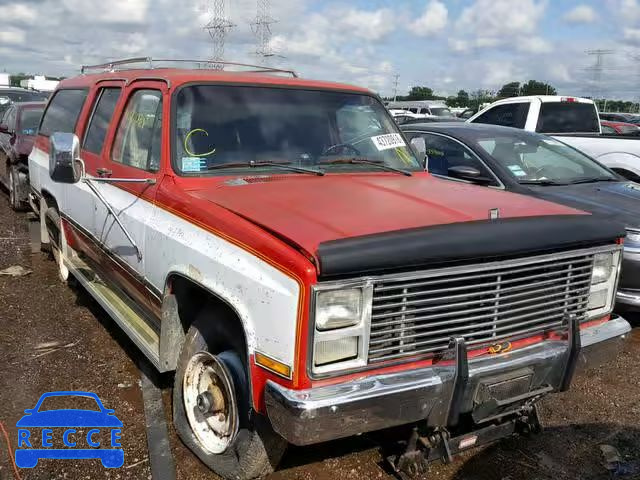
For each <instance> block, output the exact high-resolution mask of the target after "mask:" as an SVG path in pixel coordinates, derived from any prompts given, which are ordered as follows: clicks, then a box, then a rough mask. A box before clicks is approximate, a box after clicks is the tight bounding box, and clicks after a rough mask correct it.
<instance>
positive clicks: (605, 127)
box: [601, 125, 618, 135]
mask: <svg viewBox="0 0 640 480" xmlns="http://www.w3.org/2000/svg"><path fill="white" fill-rule="evenodd" d="M601 127H602V133H604V134H605V135H615V134H616V133H618V132H616V131H615V129H614V128H613V127H609V126H608V125H602V126H601Z"/></svg>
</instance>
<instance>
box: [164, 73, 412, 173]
mask: <svg viewBox="0 0 640 480" xmlns="http://www.w3.org/2000/svg"><path fill="white" fill-rule="evenodd" d="M176 102H177V117H176V123H177V125H176V129H175V146H174V149H175V150H174V151H175V162H174V165H175V168H176V169H177V170H178V171H179V172H181V173H186V174H200V175H202V174H205V173H208V174H213V173H214V172H217V173H220V171H219V170H215V169H216V168H218V169H219V168H220V166H221V165H224V164H236V166H237V164H238V163H239V162H240V163H248V162H255V163H259V162H277V163H284V164H289V165H294V166H298V167H318V166H320V165H321V168H322V170H329V171H331V172H335V171H341V170H350V171H353V170H357V171H360V170H370V171H379V170H380V169H379V168H376V167H375V166H373V165H366V164H345V163H333V164H328V163H329V162H331V161H332V160H337V159H342V158H359V159H367V160H371V161H374V162H379V163H383V164H386V165H388V166H392V167H397V168H402V169H408V170H419V169H420V164H419V162H418V161H417V159H416V158H415V156H414V154H413V152H412V151H411V149H409V148H408V146H407V145H406V144H405V142H404V140H403V138H402V136H401V135H400V134H399V133H398V127H397V126H396V124H395V123H394V122H393V120H392V118H391V117H390V116H389V114H388V113H387V111H386V110H385V108H384V106H383V105H382V104H381V103H380V102H379V101H378V100H376V99H375V98H373V97H371V96H368V95H361V94H354V93H342V92H334V91H320V90H318V91H315V90H301V89H293V88H265V87H244V86H223V85H195V86H189V87H185V88H183V89H181V90H180V92H179V93H178V94H177V99H176ZM230 168H231V166H230ZM272 169H273V167H269V166H261V167H260V169H259V170H262V171H263V172H264V170H272ZM278 172H279V173H286V171H283V170H278Z"/></svg>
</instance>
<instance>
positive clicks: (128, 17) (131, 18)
mask: <svg viewBox="0 0 640 480" xmlns="http://www.w3.org/2000/svg"><path fill="white" fill-rule="evenodd" d="M62 4H63V5H64V7H65V8H66V9H67V10H70V11H72V12H76V13H78V14H80V15H82V16H84V17H85V18H87V19H90V20H91V21H94V22H100V23H142V22H144V21H145V19H146V18H147V11H148V8H149V0H135V1H134V0H62Z"/></svg>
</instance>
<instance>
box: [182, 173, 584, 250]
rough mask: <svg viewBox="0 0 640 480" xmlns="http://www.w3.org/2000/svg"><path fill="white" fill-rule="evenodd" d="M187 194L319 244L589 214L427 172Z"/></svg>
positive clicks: (260, 183)
mask: <svg viewBox="0 0 640 480" xmlns="http://www.w3.org/2000/svg"><path fill="white" fill-rule="evenodd" d="M246 180H248V181H249V183H244V182H242V181H240V182H238V181H236V182H233V184H230V183H229V182H227V183H226V184H223V185H221V186H220V185H218V186H217V187H215V188H208V189H202V190H193V191H191V192H190V193H191V194H192V195H194V196H196V197H198V198H201V199H205V200H208V201H210V202H213V203H215V204H217V205H220V206H222V207H224V208H226V209H227V210H230V211H232V212H234V213H236V214H238V215H241V216H243V217H245V218H247V219H249V220H251V221H252V222H254V223H256V224H258V225H261V226H262V227H264V228H266V229H268V230H270V231H272V232H274V233H276V234H277V235H279V236H281V237H285V238H287V239H289V241H291V242H294V243H296V244H298V245H299V246H301V247H302V248H304V249H305V250H306V251H307V252H309V253H315V251H316V250H317V247H318V245H319V244H320V243H322V242H325V241H328V240H336V239H341V238H347V237H355V236H359V235H367V234H371V233H380V232H386V231H392V230H402V229H407V228H415V227H425V226H432V225H441V224H447V223H456V222H468V221H473V220H484V219H487V218H488V217H489V210H490V209H492V208H499V209H500V217H501V218H508V217H526V216H538V215H570V214H577V213H584V212H580V211H578V210H574V209H572V208H569V207H565V206H562V205H558V204H555V203H550V202H547V201H544V200H538V199H535V198H533V197H527V196H524V195H518V194H514V193H506V192H502V191H498V190H493V189H491V188H486V187H478V186H473V185H467V184H464V183H460V182H454V181H449V180H440V179H437V178H434V177H432V176H430V175H429V174H426V173H419V174H415V175H413V176H412V177H405V176H401V175H395V174H384V173H383V174H367V175H362V174H359V175H349V174H337V175H326V176H324V177H311V176H291V175H282V176H275V177H268V178H256V177H253V178H247V179H246Z"/></svg>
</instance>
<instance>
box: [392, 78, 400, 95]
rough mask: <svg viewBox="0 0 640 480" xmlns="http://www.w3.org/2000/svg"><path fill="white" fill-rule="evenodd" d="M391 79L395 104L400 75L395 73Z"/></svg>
mask: <svg viewBox="0 0 640 480" xmlns="http://www.w3.org/2000/svg"><path fill="white" fill-rule="evenodd" d="M393 79H394V80H393V101H394V102H396V101H397V100H398V81H399V80H400V74H399V73H396V74H395V75H394V76H393Z"/></svg>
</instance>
